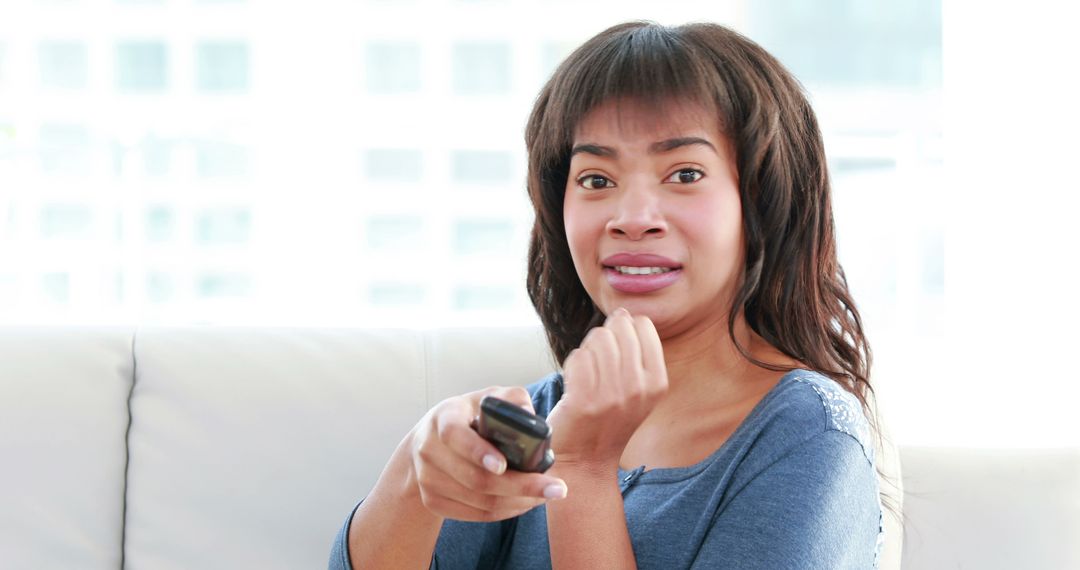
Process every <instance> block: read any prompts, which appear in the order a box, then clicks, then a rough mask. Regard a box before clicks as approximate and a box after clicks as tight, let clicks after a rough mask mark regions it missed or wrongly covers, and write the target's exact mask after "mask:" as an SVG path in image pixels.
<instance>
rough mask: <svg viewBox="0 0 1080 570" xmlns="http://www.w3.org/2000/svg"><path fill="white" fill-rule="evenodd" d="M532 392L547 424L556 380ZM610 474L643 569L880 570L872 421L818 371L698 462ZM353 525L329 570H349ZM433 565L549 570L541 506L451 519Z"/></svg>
mask: <svg viewBox="0 0 1080 570" xmlns="http://www.w3.org/2000/svg"><path fill="white" fill-rule="evenodd" d="M528 390H529V393H530V394H532V400H533V406H534V407H535V409H536V412H537V413H538V414H539V415H541V416H545V417H546V416H547V414H548V412H550V411H551V409H552V408H553V407H555V403H556V402H558V401H559V398H560V397H561V395H562V377H561V376H560V375H558V374H551V375H550V376H547V377H546V378H544V379H542V380H540V381H539V382H536V383H534V384H531V385H529V386H528ZM555 460H556V461H558V457H556V459H555ZM613 475H614V474H613ZM617 476H618V478H619V487H620V488H621V489H622V494H623V504H624V509H625V511H626V525H627V529H628V530H629V532H630V540H631V542H632V543H633V547H634V555H635V557H636V558H637V565H638V568H642V569H647V568H663V569H670V568H736V567H737V568H741V569H757V568H760V569H777V568H785V569H786V568H807V569H818V568H835V569H846V568H859V569H864V568H877V567H878V559H879V557H880V555H881V548H882V546H883V545H884V539H885V535H884V526H883V524H882V510H881V502H880V498H879V496H878V479H877V473H876V471H875V468H874V447H873V445H872V444H871V440H870V429H869V424H868V423H867V421H866V417H865V416H864V415H863V413H862V408H861V406H860V404H859V401H858V399H856V398H855V396H854V395H852V394H851V393H850V392H848V391H846V390H844V389H843V388H842V387H841V386H840V385H839V384H837V383H836V382H835V381H833V380H832V379H831V378H829V377H827V376H824V375H822V374H820V373H817V372H811V371H808V370H792V371H791V372H788V373H787V374H785V375H784V376H783V377H782V378H781V379H780V381H779V382H778V383H777V384H776V386H774V387H773V388H772V390H770V391H769V393H768V394H766V395H765V397H764V398H762V400H761V401H760V402H758V404H757V405H756V406H755V407H754V409H753V410H752V411H751V412H750V414H749V415H748V416H747V417H746V419H745V420H743V422H742V424H740V425H739V427H738V429H736V430H735V433H733V434H732V435H731V437H729V438H728V440H727V441H726V442H725V443H724V444H723V445H722V446H720V448H719V449H717V450H716V451H715V452H713V453H712V455H710V456H709V457H707V458H705V459H704V460H703V461H701V462H700V463H697V464H696V465H691V466H689V467H674V468H663V469H647V468H646V466H645V465H642V466H639V467H637V468H635V469H632V470H629V471H627V470H624V469H621V468H620V469H619V470H618V475H617ZM350 520H351V514H350V517H349V519H348V520H346V521H345V525H344V526H343V527H342V529H341V531H340V532H339V533H338V536H337V538H336V540H335V543H334V546H333V552H332V553H331V559H330V568H331V569H335V570H338V569H339V570H345V569H351V565H350V564H349V559H348V544H347V535H348V527H349V521H350ZM431 567H432V568H439V569H443V570H457V569H459V568H513V569H534V568H535V569H550V568H551V558H550V554H549V552H548V541H547V518H546V510H545V507H543V506H539V507H536V508H535V509H533V510H531V511H529V512H527V513H525V514H523V515H521V516H518V517H515V518H513V519H508V520H505V521H499V522H492V523H472V522H461V521H455V520H450V519H447V520H446V521H445V522H444V523H443V527H442V531H441V532H440V534H439V540H438V542H437V543H436V545H435V553H434V557H433V559H432V561H431Z"/></svg>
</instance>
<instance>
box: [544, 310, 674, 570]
mask: <svg viewBox="0 0 1080 570" xmlns="http://www.w3.org/2000/svg"><path fill="white" fill-rule="evenodd" d="M563 368H564V371H563V384H564V390H563V395H562V398H561V399H560V400H559V403H558V404H556V406H555V408H554V409H552V410H551V413H550V414H549V415H548V424H549V425H551V429H552V431H553V435H552V448H553V449H554V450H555V458H556V459H555V466H554V467H553V468H552V471H551V472H552V473H553V474H555V475H556V476H558V477H560V478H562V479H563V480H565V481H566V484H567V496H566V499H564V500H563V501H562V502H561V503H560V504H552V505H549V506H548V510H547V523H548V543H549V547H550V550H551V565H552V568H554V569H555V570H566V569H578V568H605V569H606V568H613V569H624V568H636V567H637V562H636V559H635V558H634V549H633V546H632V544H631V542H630V533H629V531H628V530H627V528H626V514H625V511H624V510H623V501H622V493H621V492H620V490H619V484H618V478H617V476H616V473H617V472H618V467H619V461H620V459H621V457H622V453H623V450H624V449H625V448H626V444H627V442H628V441H629V440H630V437H631V436H633V434H634V432H635V431H636V430H637V428H638V426H639V425H641V422H642V421H644V419H645V418H646V417H647V416H648V415H649V413H650V412H651V411H652V409H653V408H654V407H655V406H656V404H657V403H659V402H660V400H661V399H663V398H664V396H665V395H666V394H667V388H668V380H667V368H666V366H665V364H664V351H663V346H662V345H661V343H660V337H659V336H658V335H657V334H656V328H655V327H654V326H653V324H652V321H650V320H649V319H648V317H644V316H638V317H633V316H631V315H630V313H629V312H628V311H626V309H616V310H615V311H612V313H611V315H610V316H608V318H607V320H606V321H605V322H604V326H602V327H596V328H594V329H592V330H591V331H589V333H588V334H586V335H585V339H584V340H583V341H582V343H581V346H580V347H579V348H578V349H575V350H574V351H573V352H571V353H570V355H569V356H568V357H567V358H566V361H565V362H564V363H563Z"/></svg>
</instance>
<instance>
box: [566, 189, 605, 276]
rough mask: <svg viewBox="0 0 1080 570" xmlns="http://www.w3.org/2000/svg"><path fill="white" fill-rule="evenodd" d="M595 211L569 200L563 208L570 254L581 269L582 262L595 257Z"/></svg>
mask: <svg viewBox="0 0 1080 570" xmlns="http://www.w3.org/2000/svg"><path fill="white" fill-rule="evenodd" d="M595 217H596V215H595V212H590V211H589V209H588V208H584V207H582V205H581V204H577V203H574V202H569V201H568V202H567V203H566V205H565V207H564V208H563V226H565V228H566V241H567V243H568V244H569V246H570V254H571V256H573V258H574V264H575V265H577V266H578V269H579V270H580V269H581V262H583V261H587V259H589V258H590V256H591V257H595V252H594V251H593V249H594V248H595V247H596V243H597V240H596V223H595V220H594V218H595Z"/></svg>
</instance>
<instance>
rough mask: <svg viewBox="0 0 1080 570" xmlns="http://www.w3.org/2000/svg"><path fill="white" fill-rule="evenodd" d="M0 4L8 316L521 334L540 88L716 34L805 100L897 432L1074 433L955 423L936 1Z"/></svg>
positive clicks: (32, 320)
mask: <svg viewBox="0 0 1080 570" xmlns="http://www.w3.org/2000/svg"><path fill="white" fill-rule="evenodd" d="M0 6H2V7H0V324H31V325H36V324H62V325H68V324H70V325H124V324H154V325H190V324H212V325H270V326H358V327H384V326H409V327H413V326H415V327H435V326H462V325H464V326H486V325H528V324H537V323H538V322H539V321H538V319H537V317H536V315H535V312H534V311H533V309H532V307H531V305H530V304H529V302H528V299H527V296H526V294H525V288H524V275H525V253H526V248H527V241H528V231H529V228H530V225H531V222H532V213H531V209H530V207H529V205H528V201H527V198H526V194H525V187H524V179H525V166H526V160H525V152H524V144H523V141H522V138H523V128H524V123H525V120H526V117H527V115H528V113H529V111H530V110H531V107H532V102H533V99H534V97H535V96H536V93H537V92H538V91H539V89H540V87H541V85H542V84H543V82H544V81H545V80H546V79H547V77H548V75H549V74H550V73H551V71H552V70H553V69H554V67H555V66H556V65H557V64H558V62H559V61H560V60H561V59H562V58H563V57H564V56H565V55H567V54H568V53H569V52H570V51H571V50H572V49H573V48H574V47H575V46H577V45H579V44H580V43H581V42H583V41H584V40H585V39H587V38H589V37H590V36H592V35H594V34H595V33H597V32H599V31H601V30H602V29H604V28H606V27H608V26H609V25H612V24H615V23H618V22H621V21H625V20H631V19H649V20H654V21H657V22H660V23H663V24H679V23H684V22H688V21H698V20H708V21H715V22H719V23H723V24H726V25H729V26H731V27H734V28H735V29H738V30H740V31H742V32H743V33H745V34H746V35H748V36H749V37H751V38H752V39H754V40H756V41H758V42H759V43H761V44H762V45H763V46H764V47H765V48H766V49H768V50H770V51H771V52H772V53H773V54H774V55H776V56H777V57H778V58H779V59H780V60H781V61H782V62H783V63H785V64H786V65H787V66H788V67H789V68H790V69H791V70H792V71H793V72H794V73H795V75H796V76H797V77H798V78H799V79H800V80H801V81H802V82H803V84H804V85H805V87H806V89H807V92H808V94H809V96H810V98H811V100H812V103H813V104H814V106H815V109H816V110H817V113H818V116H819V120H820V123H821V126H822V129H823V131H824V136H825V143H826V149H827V152H828V155H829V162H830V169H831V175H832V180H833V191H834V204H835V215H836V223H837V228H838V240H839V248H840V249H839V252H840V261H841V263H842V264H843V266H844V268H845V270H846V272H847V276H848V279H849V283H850V287H851V290H852V292H853V294H854V296H855V299H856V300H857V302H858V303H859V307H860V309H861V311H862V313H863V317H864V319H865V323H866V327H867V330H868V333H869V338H870V341H871V344H872V346H873V347H874V349H875V354H876V365H875V369H874V377H875V380H877V381H878V382H879V384H880V386H881V388H880V391H881V394H882V397H881V399H882V406H883V407H884V408H885V410H884V412H885V413H886V417H887V420H888V421H889V422H890V424H891V425H892V426H893V431H894V433H895V438H896V439H897V440H899V441H900V442H903V443H909V444H928V443H964V444H967V445H980V444H982V445H1002V444H1003V443H1007V444H1010V445H1014V446H1015V445H1020V446H1032V445H1057V444H1062V443H1066V444H1069V443H1071V444H1080V435H1076V434H1075V433H1068V431H1067V430H1066V431H1064V432H1063V431H1062V430H1056V431H1055V435H1054V436H1053V437H1052V438H1051V439H1050V440H1047V439H1044V438H1037V440H1036V438H1032V437H1030V435H1029V434H1028V435H1025V434H1023V433H1021V434H1020V435H1017V433H1018V432H1016V430H1014V429H1000V430H998V431H995V426H1000V425H1001V422H1000V421H998V420H999V417H1000V416H998V415H997V411H995V412H994V413H993V414H990V413H989V412H987V413H985V414H984V416H983V420H982V422H981V423H980V420H979V419H978V414H975V415H971V414H970V413H968V416H967V418H968V421H964V422H957V416H956V414H957V413H958V402H960V401H961V399H962V398H963V394H966V393H969V391H970V390H971V388H972V387H973V386H974V384H972V381H970V380H963V381H961V380H959V379H957V373H956V372H957V371H956V370H955V369H953V368H951V367H952V366H954V365H955V360H956V359H955V356H956V346H955V345H952V344H950V342H949V339H948V338H947V334H946V330H947V327H946V310H945V307H946V302H945V299H946V287H945V285H946V263H945V259H946V258H945V250H946V246H945V241H946V233H947V232H946V227H947V225H948V224H950V223H952V222H951V221H950V219H949V217H948V216H949V212H950V210H949V208H948V196H949V194H948V190H947V186H948V184H947V180H948V176H947V174H946V172H945V168H944V163H945V155H946V154H947V151H946V143H945V138H944V137H943V132H944V130H945V124H946V119H945V118H944V115H945V113H944V109H945V105H946V97H945V95H944V94H943V85H944V84H946V82H947V80H948V78H949V77H950V76H949V68H948V66H947V65H944V64H943V62H944V61H945V58H943V7H942V5H941V0H913V1H901V0H890V1H881V2H869V1H867V2H858V1H844V0H829V1H822V2H814V3H807V2H800V1H795V0H755V1H750V0H727V1H716V2H687V1H679V0H673V1H670V2H665V3H663V4H662V5H661V4H657V3H655V2H639V1H600V0H590V1H575V2H570V1H568V0H550V1H544V2H540V1H527V0H476V1H466V0H427V1H425V0H411V1H410V0H400V1H393V2H391V1H389V0H384V1H379V0H366V1H356V2H344V1H330V0H312V1H308V2H302V3H301V2H260V1H256V0H3V3H2V5H0ZM959 76H960V74H957V77H959ZM969 136H971V135H969ZM954 196H955V194H954ZM952 267H953V266H952V265H951V264H950V271H951V270H952ZM950 275H951V273H950ZM964 370H965V371H970V372H971V373H973V374H974V371H973V370H970V369H964ZM1069 374H1071V375H1072V376H1073V377H1075V372H1071V371H1070V372H1069ZM1003 378H1004V377H1003ZM1001 384H1002V385H1004V380H1002V382H1001ZM1061 385H1062V386H1063V387H1065V388H1066V389H1068V390H1071V392H1069V393H1067V394H1066V396H1067V397H1068V398H1075V397H1077V396H1080V390H1078V389H1077V388H1076V387H1075V384H1074V383H1071V382H1070V383H1068V384H1065V383H1062V384H1061ZM1001 392H1004V390H1002V391H1001ZM1006 401H1007V397H1006V396H1002V402H1003V403H1004V402H1006ZM982 409H984V410H986V409H987V408H986V407H983V408H982ZM1033 417H1034V416H1033Z"/></svg>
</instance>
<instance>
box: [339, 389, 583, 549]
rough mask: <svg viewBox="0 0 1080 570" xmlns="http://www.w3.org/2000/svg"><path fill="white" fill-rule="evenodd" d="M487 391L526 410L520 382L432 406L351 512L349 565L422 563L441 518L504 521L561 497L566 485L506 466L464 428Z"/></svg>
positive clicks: (528, 400) (526, 396) (527, 399)
mask: <svg viewBox="0 0 1080 570" xmlns="http://www.w3.org/2000/svg"><path fill="white" fill-rule="evenodd" d="M486 395H493V396H496V397H499V398H502V399H504V400H508V401H511V402H514V403H517V404H519V405H521V406H523V407H525V408H526V409H527V410H529V411H532V400H531V398H530V397H529V393H528V392H527V391H526V390H525V389H524V388H520V387H514V388H488V389H485V390H480V391H477V392H472V393H469V394H465V395H463V396H456V397H453V398H448V399H446V400H444V401H442V402H440V403H439V404H438V405H437V406H435V407H434V408H432V409H431V411H429V412H428V413H427V414H426V415H425V416H424V418H423V419H421V420H420V422H419V423H418V424H417V425H416V427H415V428H413V430H412V431H410V432H409V434H408V435H407V436H405V438H404V439H403V440H402V441H401V443H400V444H399V445H398V447H397V449H395V450H394V453H393V455H392V456H391V457H390V461H389V462H388V463H387V465H386V467H385V468H384V469H383V472H382V474H381V475H380V476H379V480H378V481H377V482H376V483H375V488H374V489H372V491H371V493H370V494H369V495H368V496H367V498H366V499H365V500H364V501H363V503H362V504H361V505H360V506H359V507H358V508H357V509H356V511H355V513H354V514H353V516H352V520H351V522H350V523H349V529H348V534H347V545H348V548H347V549H345V550H347V551H348V560H349V563H350V564H351V566H352V567H353V568H357V569H360V568H395V569H397V568H402V569H409V568H428V567H429V566H430V564H431V559H432V553H433V551H434V549H435V544H436V541H437V540H438V537H439V532H440V529H441V528H442V524H443V521H444V520H445V519H447V518H452V519H456V520H461V521H474V522H493V521H498V520H503V519H507V518H511V517H515V516H518V515H520V514H522V513H524V512H526V511H528V510H530V509H532V508H535V507H536V506H538V505H540V504H543V503H545V502H546V501H547V500H548V499H550V498H561V496H562V495H564V494H565V489H566V484H565V483H564V482H563V481H561V480H559V479H557V478H555V477H552V476H551V475H549V474H539V473H519V472H515V471H507V470H506V459H505V458H504V457H503V456H502V454H501V453H499V451H498V449H497V448H495V446H493V445H492V444H491V443H490V442H488V441H486V440H485V439H483V438H482V437H480V436H479V435H478V434H477V433H476V431H475V430H473V429H472V428H471V427H470V426H469V424H470V423H471V421H472V419H473V418H474V417H475V416H476V414H477V413H478V412H479V406H480V400H481V399H482V398H483V397H484V396H486ZM337 550H339V551H340V550H342V549H341V548H340V545H339V547H338V549H337ZM465 550H472V549H465ZM341 554H342V555H343V554H344V553H341ZM342 557H344V556H342Z"/></svg>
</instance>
